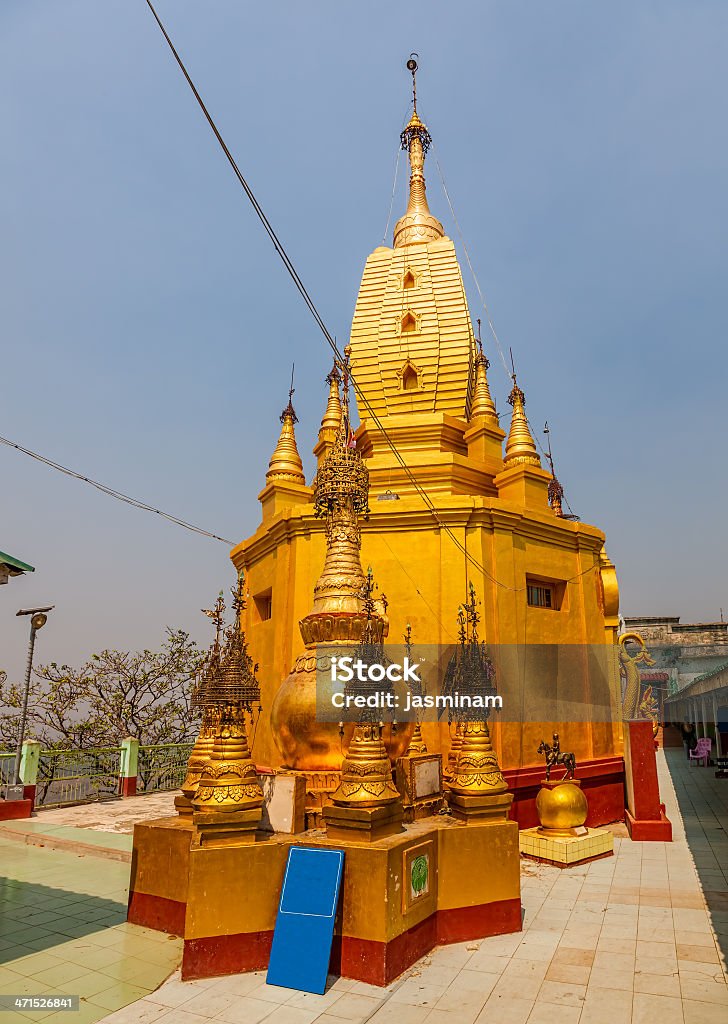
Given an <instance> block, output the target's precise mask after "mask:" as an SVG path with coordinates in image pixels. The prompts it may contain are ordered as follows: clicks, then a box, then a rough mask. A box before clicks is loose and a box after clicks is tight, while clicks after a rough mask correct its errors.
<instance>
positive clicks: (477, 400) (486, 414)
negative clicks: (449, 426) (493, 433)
mask: <svg viewBox="0 0 728 1024" xmlns="http://www.w3.org/2000/svg"><path fill="white" fill-rule="evenodd" d="M489 366H490V362H489V360H488V357H487V356H486V355H485V354H484V352H483V343H482V341H481V340H480V320H478V354H477V355H476V357H475V388H474V390H473V400H472V403H471V405H470V419H471V420H474V419H475V418H476V417H478V416H482V417H483V418H484V419H487V420H491V422H494V423H497V422H498V413H497V412H496V410H495V402H494V401H493V398H492V396H491V393H490V388H489V387H488V377H487V376H486V371H487V369H488V367H489Z"/></svg>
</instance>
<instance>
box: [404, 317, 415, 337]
mask: <svg viewBox="0 0 728 1024" xmlns="http://www.w3.org/2000/svg"><path fill="white" fill-rule="evenodd" d="M416 330H417V320H416V319H415V315H414V313H410V312H407V313H405V315H404V316H403V317H402V334H412V333H413V332H414V331H416Z"/></svg>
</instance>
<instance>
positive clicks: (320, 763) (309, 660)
mask: <svg viewBox="0 0 728 1024" xmlns="http://www.w3.org/2000/svg"><path fill="white" fill-rule="evenodd" d="M270 724H271V730H272V732H273V738H274V740H275V742H276V746H277V747H278V749H279V751H280V753H281V759H282V765H283V767H284V768H295V769H298V770H299V771H307V772H321V771H339V769H340V768H341V761H342V759H343V756H344V754H345V752H346V749H347V747H348V746H349V741H350V739H351V737H352V734H353V732H354V723H353V722H347V723H346V724H345V726H344V735H343V736H341V735H340V733H339V724H338V722H322V721H316V652H315V651H305V652H304V653H303V654H301V655H300V656H299V657H298V658H297V659H296V663H295V665H294V666H293V669H292V670H291V672H290V674H289V675H288V677H287V678H286V679H285V680H284V681H283V683H281V686H280V688H279V689H278V692H277V693H276V695H275V698H274V700H273V706H272V708H271V713H270ZM414 728H415V723H414V722H401V723H400V724H398V725H397V727H396V729H393V728H392V726H391V725H389V724H386V725H385V727H384V732H383V735H382V739H383V740H384V745H385V747H386V748H387V753H388V755H389V758H390V760H391V761H392V762H394V760H395V759H396V758H398V757H402V755H403V754H404V753H405V751H406V750H407V747H408V746H409V741H410V739H411V738H412V733H413V732H414Z"/></svg>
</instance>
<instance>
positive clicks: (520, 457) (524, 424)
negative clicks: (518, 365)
mask: <svg viewBox="0 0 728 1024" xmlns="http://www.w3.org/2000/svg"><path fill="white" fill-rule="evenodd" d="M508 402H509V404H510V405H512V406H513V415H512V416H511V429H510V430H509V431H508V438H507V439H506V455H505V459H504V460H503V462H504V464H505V467H506V469H508V468H509V467H510V466H520V465H525V466H540V465H541V459H540V458H539V457H538V452H537V451H536V445H535V443H534V440H533V438H532V437H531V431H530V430H529V427H528V420H527V419H526V412H525V409H524V406H525V404H526V396H525V395H524V393H523V392H522V391H521V389H520V388H519V386H518V384H517V383H516V375H515V373H514V374H513V388H512V390H511V393H510V395H509V396H508Z"/></svg>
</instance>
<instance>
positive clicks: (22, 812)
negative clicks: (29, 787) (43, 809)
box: [0, 800, 33, 821]
mask: <svg viewBox="0 0 728 1024" xmlns="http://www.w3.org/2000/svg"><path fill="white" fill-rule="evenodd" d="M32 812H33V801H32V800H0V821H16V820H17V819H18V818H29V817H30V815H31V814H32Z"/></svg>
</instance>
